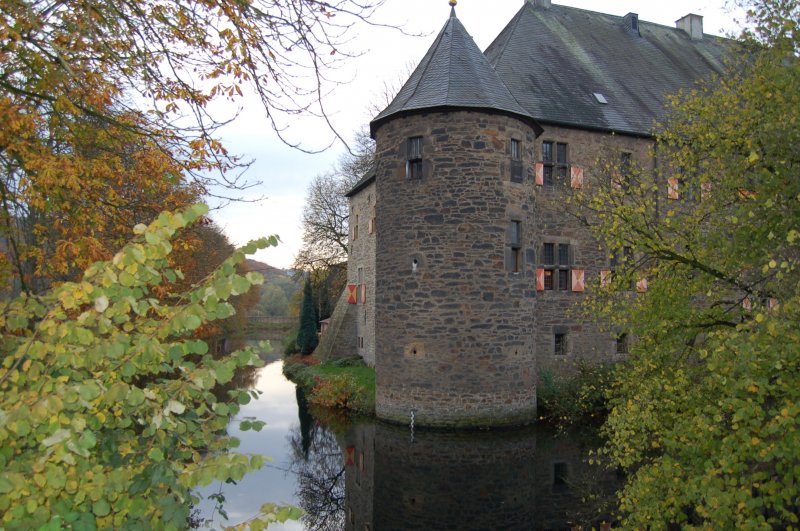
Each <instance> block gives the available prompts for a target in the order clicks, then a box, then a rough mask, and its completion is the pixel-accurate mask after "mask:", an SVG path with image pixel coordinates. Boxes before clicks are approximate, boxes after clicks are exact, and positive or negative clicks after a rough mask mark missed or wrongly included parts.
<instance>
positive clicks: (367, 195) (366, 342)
mask: <svg viewBox="0 0 800 531" xmlns="http://www.w3.org/2000/svg"><path fill="white" fill-rule="evenodd" d="M376 201H377V194H376V188H375V183H374V182H373V183H372V184H370V185H368V186H366V187H365V188H364V189H363V190H361V191H359V192H358V193H357V194H356V195H355V196H353V197H351V198H350V253H349V256H348V259H347V283H348V284H357V285H359V287H358V303H357V304H356V305H353V306H354V308H355V309H354V310H353V311H354V312H355V319H354V324H355V334H356V347H357V348H356V351H354V352H353V354H356V353H357V354H358V355H360V356H361V357H362V358H363V359H364V361H365V362H366V363H367V364H368V365H370V366H374V365H375V240H376V237H375V236H376V229H377V225H376V223H375V204H376ZM356 227H358V236H357V237H355V230H356ZM359 269H361V271H362V273H361V274H362V276H363V278H361V279H359ZM361 284H364V285H365V286H366V287H365V289H364V293H365V297H364V298H363V299H362V288H361Z"/></svg>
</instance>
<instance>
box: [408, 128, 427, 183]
mask: <svg viewBox="0 0 800 531" xmlns="http://www.w3.org/2000/svg"><path fill="white" fill-rule="evenodd" d="M422 155H423V137H422V136H421V135H418V136H410V137H408V139H407V140H406V178H408V179H422V176H423V168H422Z"/></svg>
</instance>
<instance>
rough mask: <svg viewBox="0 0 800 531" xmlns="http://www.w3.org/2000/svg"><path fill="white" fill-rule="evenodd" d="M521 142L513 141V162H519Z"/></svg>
mask: <svg viewBox="0 0 800 531" xmlns="http://www.w3.org/2000/svg"><path fill="white" fill-rule="evenodd" d="M519 159H520V157H519V140H517V139H516V138H512V139H511V160H519Z"/></svg>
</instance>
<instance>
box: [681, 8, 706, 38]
mask: <svg viewBox="0 0 800 531" xmlns="http://www.w3.org/2000/svg"><path fill="white" fill-rule="evenodd" d="M675 27H676V28H678V29H681V30H683V31H685V32H686V33H687V34H688V35H689V38H690V39H692V40H693V41H702V40H703V17H701V16H700V15H695V14H693V13H689V14H688V15H686V16H685V17H683V18H681V19H678V20H676V21H675Z"/></svg>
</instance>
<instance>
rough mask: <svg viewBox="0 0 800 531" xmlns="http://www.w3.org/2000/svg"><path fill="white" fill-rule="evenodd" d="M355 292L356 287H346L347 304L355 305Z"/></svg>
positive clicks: (356, 300)
mask: <svg viewBox="0 0 800 531" xmlns="http://www.w3.org/2000/svg"><path fill="white" fill-rule="evenodd" d="M357 290H358V286H357V285H356V284H348V285H347V304H355V303H357V302H358V296H357V293H356V292H357Z"/></svg>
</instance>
